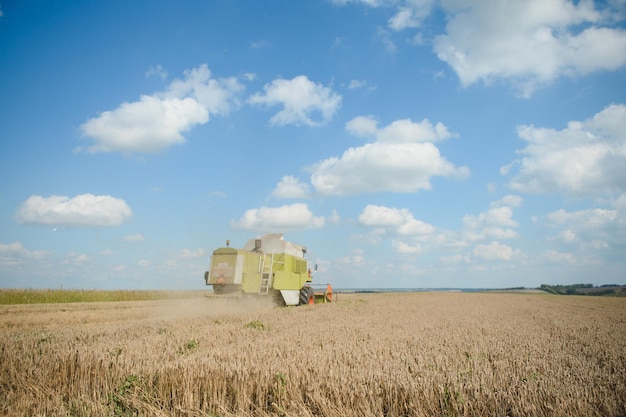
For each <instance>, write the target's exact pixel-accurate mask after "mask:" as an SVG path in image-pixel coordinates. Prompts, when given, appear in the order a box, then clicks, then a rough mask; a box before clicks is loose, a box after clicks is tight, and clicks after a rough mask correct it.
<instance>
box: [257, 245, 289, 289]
mask: <svg viewBox="0 0 626 417" xmlns="http://www.w3.org/2000/svg"><path fill="white" fill-rule="evenodd" d="M279 257H280V256H276V254H275V253H274V251H272V253H271V254H269V253H264V254H263V256H261V259H260V261H261V265H260V266H259V271H260V272H261V283H260V284H259V294H267V293H268V292H269V291H270V288H271V287H272V275H273V273H274V264H284V263H285V262H284V261H280V260H279V259H278V258H279Z"/></svg>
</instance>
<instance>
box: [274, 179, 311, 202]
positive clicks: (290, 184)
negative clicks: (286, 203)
mask: <svg viewBox="0 0 626 417" xmlns="http://www.w3.org/2000/svg"><path fill="white" fill-rule="evenodd" d="M272 195H273V196H274V197H278V198H308V197H310V196H311V190H310V187H309V184H305V183H303V182H301V181H300V180H299V179H298V178H296V177H294V176H292V175H285V176H284V177H283V178H282V179H281V180H280V182H279V183H278V185H276V189H275V190H274V192H273V193H272Z"/></svg>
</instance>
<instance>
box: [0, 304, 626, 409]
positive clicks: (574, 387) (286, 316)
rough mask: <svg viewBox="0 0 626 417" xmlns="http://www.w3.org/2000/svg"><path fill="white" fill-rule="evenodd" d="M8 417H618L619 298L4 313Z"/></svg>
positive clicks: (623, 349)
mask: <svg viewBox="0 0 626 417" xmlns="http://www.w3.org/2000/svg"><path fill="white" fill-rule="evenodd" d="M0 414H2V415H10V416H22V415H28V416H37V415H40V416H100V415H104V416H135V415H140V416H170V415H175V416H337V417H339V416H342V417H351V416H478V415H485V416H487V415H489V416H582V415H585V416H609V417H610V416H626V299H625V298H603V297H577V296H571V297H570V296H552V295H539V294H495V293H494V294H491V293H389V294H340V295H339V299H338V302H336V303H332V304H323V305H315V306H302V307H295V308H294V307H290V308H285V307H283V308H276V307H273V306H272V305H271V304H269V303H267V302H266V301H265V300H256V299H246V300H238V299H234V298H227V299H220V298H215V297H207V296H203V295H199V296H198V297H197V298H191V299H184V300H160V301H138V302H109V303H71V304H38V305H5V306H0Z"/></svg>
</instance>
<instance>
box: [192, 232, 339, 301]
mask: <svg viewBox="0 0 626 417" xmlns="http://www.w3.org/2000/svg"><path fill="white" fill-rule="evenodd" d="M305 253H306V248H305V247H304V246H300V245H298V244H296V243H291V242H287V241H285V240H284V239H283V235H282V234H268V235H263V236H261V237H260V238H258V239H251V240H249V241H248V243H246V245H245V246H244V247H243V248H242V249H233V248H231V247H230V242H229V241H228V240H227V241H226V247H225V248H218V249H215V250H214V251H213V255H212V256H211V264H210V267H209V270H208V271H206V272H205V273H204V280H205V282H206V285H212V286H213V291H214V292H215V294H237V295H241V294H259V295H262V296H267V295H269V296H271V297H273V299H274V300H275V301H276V302H277V304H281V305H288V306H294V305H302V304H315V303H327V302H331V301H332V300H333V289H332V286H331V285H330V284H325V285H323V286H322V288H318V286H313V285H312V284H311V282H312V277H311V269H309V266H308V262H307V259H306V258H305V257H304V255H305ZM315 269H317V265H315Z"/></svg>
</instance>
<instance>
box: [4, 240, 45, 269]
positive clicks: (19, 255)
mask: <svg viewBox="0 0 626 417" xmlns="http://www.w3.org/2000/svg"><path fill="white" fill-rule="evenodd" d="M49 255H50V254H49V253H48V252H46V251H32V250H29V249H26V248H25V247H24V246H22V244H21V243H20V242H12V243H0V266H18V265H22V264H24V263H27V262H30V261H33V260H41V259H43V258H46V257H47V256H49Z"/></svg>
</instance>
